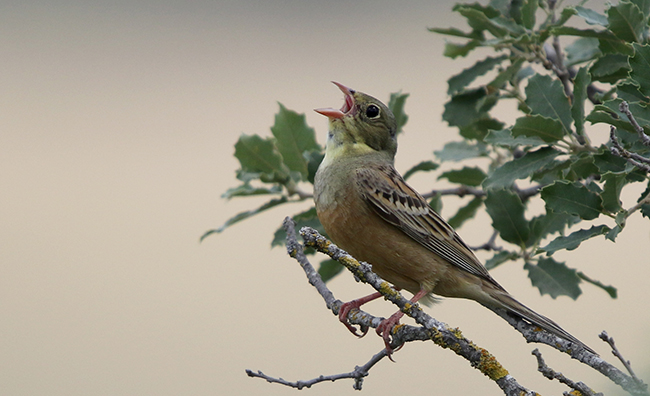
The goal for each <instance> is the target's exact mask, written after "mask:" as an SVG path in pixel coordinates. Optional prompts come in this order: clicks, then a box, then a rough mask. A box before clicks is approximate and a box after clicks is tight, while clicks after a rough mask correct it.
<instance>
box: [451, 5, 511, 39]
mask: <svg viewBox="0 0 650 396" xmlns="http://www.w3.org/2000/svg"><path fill="white" fill-rule="evenodd" d="M455 11H456V12H458V13H460V14H461V15H462V16H464V17H465V18H467V23H468V24H469V26H471V27H472V28H473V29H474V30H478V31H483V30H487V31H488V32H490V33H491V34H492V35H493V36H494V37H504V36H506V35H507V34H508V29H506V28H505V27H504V26H500V24H498V23H496V22H495V20H493V19H490V17H488V16H487V15H486V12H485V11H484V10H478V9H476V8H475V7H464V5H463V6H461V7H457V8H455ZM494 18H496V17H494Z"/></svg>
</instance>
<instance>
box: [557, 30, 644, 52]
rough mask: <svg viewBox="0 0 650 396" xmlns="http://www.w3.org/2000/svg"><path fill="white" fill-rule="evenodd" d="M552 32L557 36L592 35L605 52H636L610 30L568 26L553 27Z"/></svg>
mask: <svg viewBox="0 0 650 396" xmlns="http://www.w3.org/2000/svg"><path fill="white" fill-rule="evenodd" d="M551 33H552V34H554V35H556V36H578V37H592V38H595V39H598V48H599V49H600V50H601V51H602V53H603V54H624V55H632V54H634V49H633V48H632V46H631V45H630V44H628V43H626V42H625V41H623V40H621V39H620V38H618V37H616V36H615V35H614V33H612V32H610V31H609V30H599V31H597V30H594V29H576V28H573V27H568V26H559V27H553V28H552V29H551Z"/></svg>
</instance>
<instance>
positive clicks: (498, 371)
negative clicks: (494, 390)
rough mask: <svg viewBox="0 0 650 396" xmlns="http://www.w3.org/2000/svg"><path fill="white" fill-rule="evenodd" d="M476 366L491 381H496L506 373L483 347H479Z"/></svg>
mask: <svg viewBox="0 0 650 396" xmlns="http://www.w3.org/2000/svg"><path fill="white" fill-rule="evenodd" d="M477 368H478V369H479V370H480V371H481V372H482V373H483V374H485V375H487V376H488V377H489V378H490V379H491V380H493V381H497V380H499V379H501V378H503V377H505V376H506V375H508V370H506V369H505V368H504V367H503V366H502V365H501V363H499V362H498V361H497V359H496V358H495V357H494V356H492V354H491V353H490V352H488V351H486V350H485V349H483V348H481V358H480V360H479V362H478V365H477Z"/></svg>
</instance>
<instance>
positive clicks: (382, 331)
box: [376, 290, 429, 360]
mask: <svg viewBox="0 0 650 396" xmlns="http://www.w3.org/2000/svg"><path fill="white" fill-rule="evenodd" d="M427 294H429V292H427V291H426V290H420V291H419V292H418V293H417V294H416V295H414V296H413V297H412V298H411V304H415V303H416V302H418V300H420V299H421V298H422V297H424V296H426V295H427ZM402 316H404V312H402V311H397V312H395V313H394V314H392V315H391V316H390V317H389V318H388V319H384V320H382V321H381V323H380V324H379V326H377V329H376V331H377V334H378V335H379V336H380V337H382V338H383V339H384V345H386V352H387V353H388V357H389V358H390V360H393V358H392V357H391V354H392V353H393V352H394V351H393V348H391V346H390V343H391V335H390V334H391V331H392V330H393V327H395V325H397V324H398V323H399V320H400V319H401V318H402ZM401 347H402V346H401V345H400V346H399V347H398V348H397V349H396V350H398V349H399V348H401Z"/></svg>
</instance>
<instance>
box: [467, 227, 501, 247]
mask: <svg viewBox="0 0 650 396" xmlns="http://www.w3.org/2000/svg"><path fill="white" fill-rule="evenodd" d="M498 235H499V231H494V232H493V233H492V236H491V237H490V239H489V240H488V241H487V242H485V243H484V244H482V245H479V246H476V247H473V246H472V247H471V249H472V250H487V251H488V252H489V251H495V252H500V251H501V250H503V247H501V246H497V244H496V240H497V236H498Z"/></svg>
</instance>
